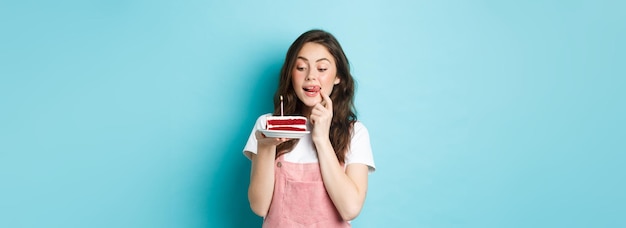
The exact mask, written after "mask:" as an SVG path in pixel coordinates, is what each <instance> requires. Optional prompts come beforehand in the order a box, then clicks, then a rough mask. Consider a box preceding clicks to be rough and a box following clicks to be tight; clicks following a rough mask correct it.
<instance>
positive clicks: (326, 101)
mask: <svg viewBox="0 0 626 228" xmlns="http://www.w3.org/2000/svg"><path fill="white" fill-rule="evenodd" d="M320 96H322V105H323V106H324V107H325V108H329V107H330V108H331V109H332V108H333V100H332V99H330V96H327V95H326V94H324V93H323V92H321V91H320Z"/></svg>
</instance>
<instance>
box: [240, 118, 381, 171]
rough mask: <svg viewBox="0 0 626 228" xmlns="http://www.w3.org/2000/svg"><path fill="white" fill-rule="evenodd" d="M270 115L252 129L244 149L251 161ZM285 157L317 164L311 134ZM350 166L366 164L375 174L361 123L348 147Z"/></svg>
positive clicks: (260, 120) (365, 129) (299, 161)
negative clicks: (259, 135)
mask: <svg viewBox="0 0 626 228" xmlns="http://www.w3.org/2000/svg"><path fill="white" fill-rule="evenodd" d="M270 115H272V114H265V115H262V116H260V117H259V118H258V119H257V121H256V124H255V125H254V128H252V133H250V137H249V138H248V142H247V143H246V146H245V147H244V149H243V152H244V155H246V157H248V159H250V154H249V153H254V154H256V153H257V140H256V137H255V132H256V130H257V129H265V125H266V121H265V117H267V116H270ZM307 125H308V126H307V129H311V125H310V123H309V122H307ZM283 156H285V157H284V159H285V161H288V162H293V163H317V162H318V160H317V151H316V149H315V145H314V144H313V140H312V139H311V134H307V135H305V136H304V137H302V138H300V141H299V142H298V144H296V146H295V147H294V148H293V150H292V151H291V152H289V153H286V154H285V155H283ZM349 164H365V165H367V166H368V168H369V172H370V173H372V172H374V170H375V169H376V166H375V165H374V156H373V155H372V147H371V145H370V136H369V133H368V132H367V128H365V125H363V124H362V123H361V122H359V121H357V122H355V123H354V129H353V132H352V139H351V141H350V146H349V147H348V153H347V154H346V157H345V165H346V166H347V165H349Z"/></svg>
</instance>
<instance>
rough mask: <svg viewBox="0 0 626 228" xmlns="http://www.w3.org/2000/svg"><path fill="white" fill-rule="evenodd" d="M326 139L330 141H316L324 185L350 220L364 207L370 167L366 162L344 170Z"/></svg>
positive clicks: (345, 218) (344, 216)
mask: <svg viewBox="0 0 626 228" xmlns="http://www.w3.org/2000/svg"><path fill="white" fill-rule="evenodd" d="M326 141H328V142H327V143H316V147H317V154H318V158H319V162H320V169H321V171H322V179H323V181H324V186H325V187H326V191H327V192H328V195H329V196H330V198H331V200H332V201H333V203H334V204H335V207H336V208H337V211H339V214H340V215H341V217H342V218H343V220H346V221H350V220H353V219H354V218H356V217H357V216H358V215H359V213H360V212H361V209H362V208H363V203H364V202H365V195H366V193H367V175H368V167H367V165H364V164H350V165H348V167H347V168H346V170H345V172H344V170H343V167H342V166H340V165H339V161H338V160H337V156H336V155H335V151H334V150H333V147H332V145H331V143H330V140H326Z"/></svg>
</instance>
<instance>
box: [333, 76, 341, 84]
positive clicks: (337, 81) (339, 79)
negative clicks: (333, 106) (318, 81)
mask: <svg viewBox="0 0 626 228" xmlns="http://www.w3.org/2000/svg"><path fill="white" fill-rule="evenodd" d="M339 82H341V78H339V76H336V77H335V82H333V84H335V85H337V84H339Z"/></svg>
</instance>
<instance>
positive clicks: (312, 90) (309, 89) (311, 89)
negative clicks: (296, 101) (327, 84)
mask: <svg viewBox="0 0 626 228" xmlns="http://www.w3.org/2000/svg"><path fill="white" fill-rule="evenodd" d="M302 89H303V90H304V94H306V95H307V96H309V97H314V96H317V94H318V93H319V92H320V90H321V89H322V87H320V86H305V87H302Z"/></svg>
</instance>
